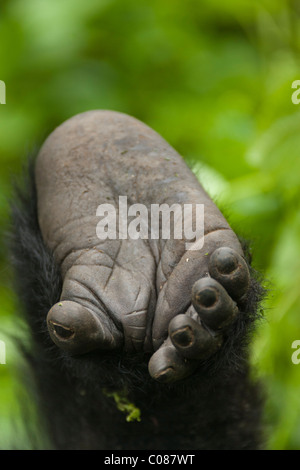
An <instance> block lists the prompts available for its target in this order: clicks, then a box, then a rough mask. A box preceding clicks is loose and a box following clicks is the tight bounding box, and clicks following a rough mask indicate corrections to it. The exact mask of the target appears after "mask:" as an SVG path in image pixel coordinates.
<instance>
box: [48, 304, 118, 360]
mask: <svg viewBox="0 0 300 470" xmlns="http://www.w3.org/2000/svg"><path fill="white" fill-rule="evenodd" d="M47 326H48V330H49V334H50V337H51V339H52V341H53V342H54V343H55V344H56V345H57V346H58V347H59V348H61V349H63V350H65V351H67V352H69V353H71V354H75V355H77V354H84V353H87V352H90V351H92V350H95V349H113V348H115V347H117V346H118V344H119V343H120V341H121V337H120V334H119V333H116V332H114V334H113V333H112V332H111V331H110V330H109V329H108V327H107V326H105V325H104V323H102V322H101V321H100V319H99V318H98V317H97V316H96V315H95V314H94V313H93V312H92V311H91V310H89V309H88V308H86V307H83V306H82V305H80V304H78V303H77V302H72V301H68V300H64V301H62V302H58V303H57V304H55V305H54V306H53V307H52V308H51V310H50V311H49V313H48V315H47Z"/></svg>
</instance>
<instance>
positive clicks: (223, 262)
mask: <svg viewBox="0 0 300 470" xmlns="http://www.w3.org/2000/svg"><path fill="white" fill-rule="evenodd" d="M209 273H210V275H211V277H213V278H214V279H216V280H217V281H218V282H219V283H220V284H222V286H223V287H225V289H226V290H227V292H228V293H229V295H230V296H231V297H232V298H233V299H235V300H239V299H241V298H242V297H243V296H244V295H245V293H246V292H247V290H248V287H249V283H250V274H249V269H248V266H247V263H246V261H245V260H244V258H242V256H240V255H239V254H238V253H237V252H236V251H235V250H233V249H232V248H227V247H221V248H218V249H217V250H215V251H214V252H213V253H212V255H211V257H210V260H209Z"/></svg>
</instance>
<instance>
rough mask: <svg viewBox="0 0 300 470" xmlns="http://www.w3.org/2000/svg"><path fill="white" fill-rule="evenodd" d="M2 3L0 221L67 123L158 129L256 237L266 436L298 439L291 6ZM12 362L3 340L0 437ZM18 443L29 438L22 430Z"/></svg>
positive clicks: (299, 17) (298, 235)
mask: <svg viewBox="0 0 300 470" xmlns="http://www.w3.org/2000/svg"><path fill="white" fill-rule="evenodd" d="M0 8H1V15H0V80H3V81H4V82H5V83H6V88H7V90H6V91H7V96H6V104H5V105H0V159H1V174H0V217H1V221H2V226H3V229H6V227H7V221H8V203H7V198H9V196H10V192H11V174H12V173H14V172H16V173H19V172H20V171H21V169H22V165H23V162H24V160H25V157H26V154H27V152H28V151H30V150H31V149H32V148H33V147H34V146H35V145H36V144H38V143H39V142H40V141H41V140H42V139H43V138H44V137H45V136H46V135H47V133H48V132H49V131H51V130H52V129H53V128H54V127H55V126H57V125H58V124H59V123H61V122H62V121H63V120H65V119H67V118H69V117H71V116H72V115H74V114H76V113H79V112H82V111H86V110H89V109H96V108H100V109H115V110H118V111H123V112H126V113H128V114H132V115H134V116H136V117H137V118H139V119H141V120H142V121H144V122H146V123H147V124H149V125H150V126H151V127H153V128H155V129H156V130H157V131H158V132H159V133H160V134H161V135H163V136H164V137H165V138H166V139H167V140H168V141H169V142H170V143H171V144H172V145H173V146H174V147H175V148H176V149H177V150H178V151H179V152H180V153H181V154H182V155H183V156H184V157H185V158H186V160H187V161H188V162H189V163H190V164H192V165H194V170H195V172H196V174H197V175H198V176H199V179H200V180H201V181H202V183H203V185H204V186H205V187H206V188H207V190H208V191H209V192H210V194H212V196H213V197H214V198H215V200H216V201H217V202H218V203H220V205H221V206H222V208H224V210H225V212H226V214H227V215H228V216H229V219H230V221H231V223H232V225H233V226H234V227H235V228H237V230H238V231H239V232H241V233H242V234H243V235H244V236H245V237H246V238H250V239H251V240H252V250H253V256H254V265H255V266H256V268H257V269H259V270H262V271H263V272H264V273H265V275H266V279H267V283H266V284H267V287H268V288H269V289H270V294H269V297H268V299H267V301H266V305H265V312H266V322H264V323H263V324H262V325H261V327H260V329H259V332H258V334H257V336H256V338H255V343H254V346H253V355H252V356H253V364H254V365H255V366H256V368H257V373H258V374H259V375H260V376H261V377H262V379H263V380H265V382H266V385H267V390H268V393H269V399H268V404H267V409H266V422H267V425H268V429H269V436H270V440H269V444H268V445H269V448H272V449H299V448H300V419H299V418H300V399H299V398H298V395H299V389H300V365H299V366H297V365H295V364H293V363H292V361H291V354H292V349H291V344H292V342H293V341H294V340H296V339H300V320H299V310H300V293H299V285H300V269H299V268H300V256H299V248H300V246H299V245H300V215H299V200H300V185H299V180H300V159H299V148H300V133H299V124H300V107H298V106H297V105H294V104H293V103H292V101H291V95H292V92H293V90H292V88H291V85H292V82H293V81H294V80H296V79H300V76H299V56H300V36H299V30H300V28H299V26H300V9H299V4H298V3H297V2H296V1H294V0H272V1H270V0H261V1H258V0H242V1H240V2H237V1H234V0H227V1H226V2H220V1H217V0H213V1H212V0H202V1H201V2H200V1H197V0H187V1H186V2H182V1H179V0H173V1H172V2H170V1H164V0H159V1H158V0H151V1H150V0H144V1H143V2H138V1H137V0H128V1H126V2H124V1H122V0H90V1H88V2H82V1H80V0H51V1H50V0H43V1H41V0H10V1H8V0H6V1H5V0H3V1H2V3H1V7H0ZM6 251H7V250H6V248H5V244H4V237H3V241H2V243H1V247H0V262H1V269H0V276H1V306H0V325H1V333H0V339H2V340H3V339H7V338H8V337H9V336H6V335H7V334H8V333H11V332H14V333H15V332H16V329H17V327H16V320H15V316H14V310H15V308H16V307H15V299H14V294H13V291H12V288H11V272H10V267H9V262H8V260H7V257H6ZM2 331H3V333H2ZM5 331H6V332H7V333H6V335H5V333H4V332H5ZM7 341H8V339H7ZM8 343H9V341H8ZM19 362H20V357H19V355H18V354H17V351H16V350H15V348H14V347H13V345H12V344H11V343H9V347H8V348H7V364H6V365H0V448H9V446H10V445H12V442H13V440H14V439H15V438H16V436H15V427H14V425H13V424H12V423H14V422H15V421H17V424H18V419H19V418H18V417H19V411H18V410H19V406H18V395H17V393H16V384H17V381H16V378H15V373H14V371H15V369H16V367H17V366H18V364H19ZM17 446H18V447H27V446H28V444H27V443H26V440H25V437H23V435H22V433H21V435H20V437H19V438H18V442H17Z"/></svg>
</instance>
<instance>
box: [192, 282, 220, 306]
mask: <svg viewBox="0 0 300 470" xmlns="http://www.w3.org/2000/svg"><path fill="white" fill-rule="evenodd" d="M195 300H196V301H197V302H198V303H199V304H200V305H202V306H203V307H206V308H208V307H212V306H213V305H214V304H215V303H216V302H217V300H218V293H217V292H216V290H215V289H214V288H212V287H206V288H205V289H202V290H201V291H200V292H198V293H197V294H196V296H195Z"/></svg>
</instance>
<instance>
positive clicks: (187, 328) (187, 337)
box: [169, 314, 222, 360]
mask: <svg viewBox="0 0 300 470" xmlns="http://www.w3.org/2000/svg"><path fill="white" fill-rule="evenodd" d="M169 336H170V338H171V341H172V343H173V345H174V346H175V348H176V349H177V351H178V352H179V353H180V354H181V355H182V356H183V357H185V358H187V359H198V360H200V359H203V360H204V359H206V358H207V357H210V356H211V355H212V354H214V352H216V351H217V349H218V348H219V347H220V346H221V343H222V339H221V337H220V336H219V335H216V336H212V334H211V333H210V332H208V331H207V329H205V328H204V327H203V326H202V325H201V324H200V323H198V322H196V321H195V320H193V319H192V318H190V317H189V316H188V315H184V314H181V315H177V316H176V317H175V318H173V320H172V321H171V322H170V325H169Z"/></svg>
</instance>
